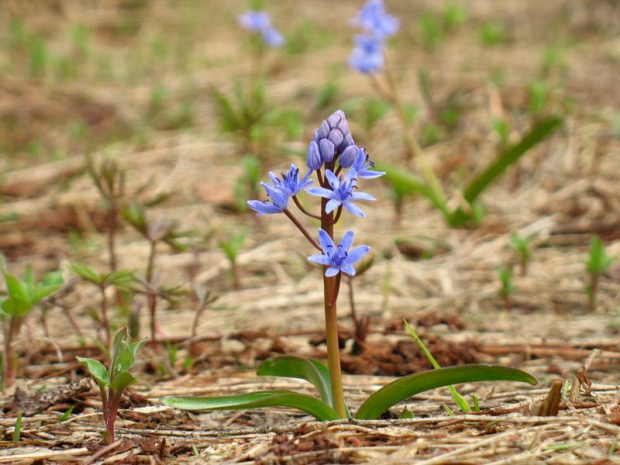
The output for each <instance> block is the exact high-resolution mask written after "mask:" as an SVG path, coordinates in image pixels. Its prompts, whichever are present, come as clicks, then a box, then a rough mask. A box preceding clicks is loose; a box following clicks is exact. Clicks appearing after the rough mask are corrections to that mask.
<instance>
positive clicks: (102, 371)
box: [77, 327, 146, 444]
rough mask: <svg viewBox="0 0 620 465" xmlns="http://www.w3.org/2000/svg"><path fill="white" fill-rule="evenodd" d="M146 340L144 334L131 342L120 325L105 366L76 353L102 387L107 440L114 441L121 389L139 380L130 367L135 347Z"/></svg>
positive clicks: (135, 352) (135, 354)
mask: <svg viewBox="0 0 620 465" xmlns="http://www.w3.org/2000/svg"><path fill="white" fill-rule="evenodd" d="M145 341H146V338H144V339H140V340H139V341H136V342H131V336H130V335H129V330H128V329H127V327H124V328H121V329H119V330H118V331H117V332H116V334H115V335H114V345H113V347H112V358H111V359H110V368H108V369H106V368H105V367H104V366H103V364H102V363H101V362H100V361H99V360H95V359H92V358H82V357H77V359H78V360H79V361H80V362H81V363H83V364H84V365H86V368H88V371H89V373H90V375H91V376H92V377H93V379H94V380H95V382H96V383H97V386H99V390H100V391H101V402H102V404H103V405H102V410H103V422H104V424H105V432H104V433H103V437H104V440H105V441H106V442H107V443H108V444H111V443H113V442H114V424H115V422H116V414H117V412H118V407H119V406H120V403H121V396H122V395H123V391H124V390H125V388H127V387H128V386H131V385H132V384H135V383H137V382H138V380H137V378H136V377H135V376H134V375H132V374H131V373H129V369H130V368H131V367H132V365H133V364H134V362H135V360H136V357H137V355H138V350H140V347H141V346H142V344H144V342H145Z"/></svg>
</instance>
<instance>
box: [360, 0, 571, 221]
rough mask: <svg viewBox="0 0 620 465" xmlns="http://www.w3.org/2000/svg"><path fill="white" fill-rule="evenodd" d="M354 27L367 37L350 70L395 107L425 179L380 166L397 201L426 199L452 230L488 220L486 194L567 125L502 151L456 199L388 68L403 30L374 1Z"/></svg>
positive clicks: (541, 124) (544, 125)
mask: <svg viewBox="0 0 620 465" xmlns="http://www.w3.org/2000/svg"><path fill="white" fill-rule="evenodd" d="M352 24H353V25H355V26H358V27H360V28H361V29H362V30H363V31H364V33H363V34H361V35H358V36H356V38H355V48H354V49H353V52H352V54H351V56H350V58H349V66H350V67H351V68H353V69H354V70H356V71H358V72H360V73H363V74H365V75H367V76H368V77H369V79H370V83H371V84H372V86H373V88H374V89H375V90H376V91H377V93H378V94H379V95H380V96H381V98H383V99H384V100H385V101H386V102H388V103H390V104H391V105H392V107H393V108H394V110H395V112H396V114H397V116H398V118H399V120H400V123H401V125H402V128H403V136H404V140H405V144H406V145H407V161H412V160H413V161H415V162H416V164H417V167H418V169H419V171H420V174H421V177H419V176H417V175H416V174H414V173H410V172H408V171H407V170H404V169H403V168H401V167H392V166H388V165H382V164H378V165H377V168H378V169H381V170H383V171H385V172H386V180H387V181H388V182H389V183H390V184H391V185H392V187H393V188H394V192H395V198H396V199H397V201H402V198H403V197H404V196H406V195H413V194H419V195H422V196H423V197H425V198H427V199H428V200H429V201H430V202H431V203H432V205H433V206H434V207H435V208H436V209H438V210H439V211H440V212H441V213H442V215H443V216H444V219H445V220H446V223H448V225H450V226H451V227H464V226H467V225H471V224H472V223H473V224H477V223H479V222H480V220H481V219H482V215H483V209H482V206H481V205H480V204H479V203H478V197H479V196H480V194H482V192H484V190H485V189H486V188H487V187H488V186H489V185H490V184H491V183H493V182H494V181H495V180H496V179H497V178H498V177H499V176H501V175H502V174H503V173H504V172H505V171H506V169H507V168H508V167H509V166H511V165H513V164H515V163H517V162H518V161H519V159H520V158H521V157H522V156H523V155H525V154H526V153H527V152H528V151H529V150H530V149H531V148H532V147H534V146H535V145H537V144H538V143H540V142H542V141H543V140H544V139H546V138H547V137H548V136H550V135H551V134H552V133H553V132H555V131H556V130H557V129H558V128H559V127H560V126H561V124H562V120H561V119H560V118H557V117H548V118H545V119H541V120H540V121H538V122H537V123H536V124H535V125H534V126H533V127H532V128H531V130H530V131H529V132H528V133H526V134H525V135H524V136H523V137H522V139H521V140H520V141H519V142H517V143H516V144H514V145H508V146H507V147H505V148H503V149H502V150H501V151H499V153H498V156H497V157H496V159H495V160H494V161H493V162H492V163H491V164H490V165H489V166H488V167H487V168H486V169H484V170H483V171H482V172H481V173H479V174H478V175H476V176H475V177H473V179H472V180H471V181H470V182H469V184H468V185H467V186H465V187H464V189H463V190H462V191H461V192H458V193H457V195H456V196H455V198H454V199H450V198H449V197H448V195H447V194H446V192H445V190H444V188H443V187H442V184H441V182H440V180H439V178H438V177H437V175H436V174H435V172H434V171H433V169H432V167H431V166H430V164H429V163H428V162H427V160H426V159H425V157H424V152H423V150H422V148H421V147H420V144H419V143H418V140H417V138H416V135H415V133H414V127H413V124H412V117H411V115H410V112H409V111H408V108H407V106H406V105H404V103H403V101H402V99H401V98H400V95H399V89H398V85H397V83H396V79H395V78H394V76H393V75H392V73H391V72H390V69H389V67H388V64H387V59H386V57H385V45H386V42H387V39H388V38H389V37H391V36H393V35H394V34H396V32H397V31H398V29H399V26H400V24H399V21H398V19H397V18H396V17H394V16H392V15H389V14H387V13H386V12H385V8H384V6H383V1H382V0H368V1H367V2H366V4H365V5H364V7H363V8H362V9H361V10H360V11H359V13H358V15H357V16H356V17H355V18H353V20H352ZM429 85H430V84H429ZM423 91H424V85H423Z"/></svg>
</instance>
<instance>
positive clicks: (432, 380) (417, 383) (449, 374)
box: [355, 365, 538, 420]
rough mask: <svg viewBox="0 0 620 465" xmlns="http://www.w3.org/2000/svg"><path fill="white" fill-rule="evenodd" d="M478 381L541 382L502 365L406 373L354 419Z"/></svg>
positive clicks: (368, 401)
mask: <svg viewBox="0 0 620 465" xmlns="http://www.w3.org/2000/svg"><path fill="white" fill-rule="evenodd" d="M476 381H519V382H524V383H529V384H532V385H534V384H536V383H537V382H538V381H536V378H534V377H533V376H532V375H530V374H528V373H526V372H524V371H521V370H516V369H514V368H508V367H503V366H495V365H463V366H458V367H449V368H440V369H438V370H431V371H425V372H422V373H415V374H413V375H409V376H405V377H403V378H400V379H397V380H396V381H393V382H391V383H389V384H387V385H385V386H383V387H382V388H381V389H379V390H378V391H377V392H375V393H374V394H372V395H371V396H370V397H368V399H366V401H365V402H364V403H363V404H362V405H361V407H360V408H359V410H358V411H357V413H356V414H355V418H357V419H359V420H374V419H376V418H379V416H380V415H381V414H382V413H383V412H385V411H387V410H388V409H389V408H390V407H392V406H394V405H396V404H397V403H399V402H402V401H403V400H405V399H408V398H409V397H411V396H414V395H416V394H419V393H421V392H425V391H429V390H431V389H435V388H438V387H443V386H449V385H451V384H460V383H471V382H476Z"/></svg>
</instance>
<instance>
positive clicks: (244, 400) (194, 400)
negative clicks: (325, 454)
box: [161, 391, 340, 421]
mask: <svg viewBox="0 0 620 465" xmlns="http://www.w3.org/2000/svg"><path fill="white" fill-rule="evenodd" d="M161 402H162V403H163V404H164V405H168V406H170V407H174V408H178V409H181V410H246V409H254V408H263V407H291V408H296V409H299V410H302V411H304V412H306V413H308V414H310V415H312V416H313V417H314V418H316V419H317V420H319V421H328V420H338V419H339V418H340V417H339V416H338V414H337V413H336V411H335V410H334V409H333V408H331V407H330V406H329V405H327V404H326V403H324V402H323V401H321V400H319V399H317V398H316V397H312V396H308V395H305V394H298V393H296V392H291V391H259V392H252V393H249V394H239V395H235V396H221V397H164V398H163V399H162V400H161Z"/></svg>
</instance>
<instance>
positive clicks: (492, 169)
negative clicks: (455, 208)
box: [463, 116, 564, 204]
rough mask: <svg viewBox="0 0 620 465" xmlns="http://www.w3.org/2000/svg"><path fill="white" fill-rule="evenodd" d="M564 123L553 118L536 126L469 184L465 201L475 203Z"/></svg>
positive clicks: (464, 194) (560, 119) (559, 119)
mask: <svg viewBox="0 0 620 465" xmlns="http://www.w3.org/2000/svg"><path fill="white" fill-rule="evenodd" d="M563 123H564V121H563V120H562V118H559V117H557V116H552V117H549V118H546V119H544V120H542V121H541V122H539V123H538V124H536V125H535V126H534V127H533V128H532V129H531V130H530V132H528V133H527V134H526V135H525V136H523V138H522V139H521V141H520V142H519V143H517V144H516V145H513V146H511V147H508V148H507V149H505V150H504V151H502V153H501V154H500V155H499V157H498V158H497V159H496V160H495V161H494V162H493V163H491V164H490V165H489V166H488V167H487V169H485V170H484V171H483V172H482V173H480V174H479V175H478V176H476V177H475V178H474V179H473V180H472V181H471V182H470V183H469V185H468V186H467V188H466V189H465V192H464V193H463V197H464V198H465V200H467V202H469V203H470V204H471V203H473V202H474V201H475V200H476V199H477V198H478V196H479V195H480V194H481V193H482V192H484V190H485V189H486V188H487V187H488V186H489V185H490V184H491V183H492V182H494V181H495V180H496V179H497V178H498V177H499V176H501V175H502V174H503V173H504V171H506V169H507V168H508V167H509V166H510V165H512V164H514V163H516V162H517V161H519V159H520V158H521V157H522V156H523V155H525V154H526V153H527V152H528V151H529V150H530V149H531V148H532V147H534V146H536V145H538V144H539V143H541V142H542V141H543V140H545V139H546V138H547V137H549V136H550V135H551V134H553V133H554V132H555V131H557V130H558V129H559V128H560V126H562V124H563Z"/></svg>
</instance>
